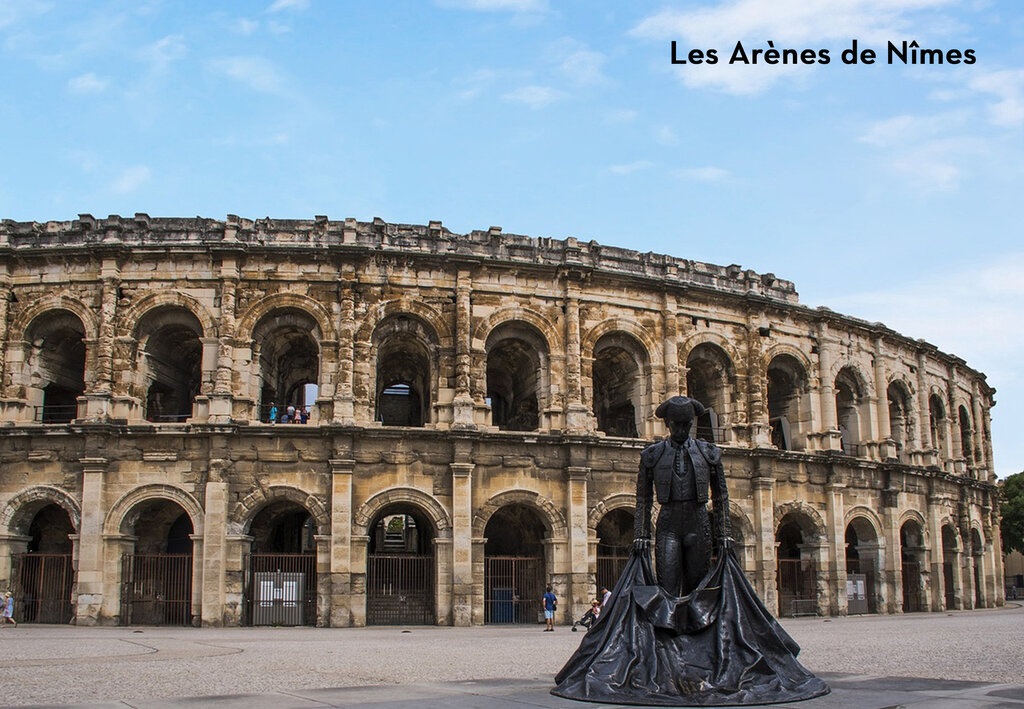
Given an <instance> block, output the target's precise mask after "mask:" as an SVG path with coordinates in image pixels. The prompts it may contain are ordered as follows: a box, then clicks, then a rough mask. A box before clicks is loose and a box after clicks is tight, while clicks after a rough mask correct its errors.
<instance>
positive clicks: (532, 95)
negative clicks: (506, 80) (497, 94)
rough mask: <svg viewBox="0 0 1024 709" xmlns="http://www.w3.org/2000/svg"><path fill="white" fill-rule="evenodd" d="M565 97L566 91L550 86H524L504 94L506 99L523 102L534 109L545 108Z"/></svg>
mask: <svg viewBox="0 0 1024 709" xmlns="http://www.w3.org/2000/svg"><path fill="white" fill-rule="evenodd" d="M564 97H565V93H564V92H562V91H559V90H558V89H553V88H551V87H550V86H522V87H520V88H518V89H515V90H514V91H509V92H508V93H507V94H505V95H504V96H502V98H503V99H505V100H506V101H510V102H512V103H522V104H525V105H526V106H529V107H530V108H532V109H533V110H537V109H539V108H544V107H545V106H547V105H548V104H550V103H553V102H555V101H557V100H559V99H561V98H564Z"/></svg>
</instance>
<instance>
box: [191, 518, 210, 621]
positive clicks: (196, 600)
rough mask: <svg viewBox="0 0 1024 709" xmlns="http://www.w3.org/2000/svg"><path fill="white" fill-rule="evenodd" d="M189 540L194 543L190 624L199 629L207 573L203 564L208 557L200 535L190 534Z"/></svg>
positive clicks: (201, 619)
mask: <svg viewBox="0 0 1024 709" xmlns="http://www.w3.org/2000/svg"><path fill="white" fill-rule="evenodd" d="M188 538H189V540H191V542H192V579H191V584H192V586H191V588H192V593H191V602H190V603H189V606H190V607H189V623H190V624H191V625H192V627H193V628H198V627H200V626H201V625H202V624H203V575H204V574H205V572H206V569H205V568H204V566H205V564H204V563H203V562H204V560H205V559H206V556H205V554H204V551H203V537H202V536H201V535H199V534H190V535H188Z"/></svg>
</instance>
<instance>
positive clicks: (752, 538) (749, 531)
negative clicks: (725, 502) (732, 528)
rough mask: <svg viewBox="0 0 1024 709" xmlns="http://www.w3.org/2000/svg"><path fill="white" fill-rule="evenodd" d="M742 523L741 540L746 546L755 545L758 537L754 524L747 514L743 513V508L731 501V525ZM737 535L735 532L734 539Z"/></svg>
mask: <svg viewBox="0 0 1024 709" xmlns="http://www.w3.org/2000/svg"><path fill="white" fill-rule="evenodd" d="M736 522H739V523H740V530H739V531H740V535H741V536H740V538H741V539H742V540H743V543H744V544H750V545H753V544H754V543H755V542H756V540H757V535H756V533H755V532H754V524H753V523H752V522H751V521H750V518H749V517H748V516H747V513H746V512H744V511H743V508H742V507H740V506H739V505H738V504H736V503H735V502H734V501H732V500H729V523H730V524H733V525H734V524H735V523H736ZM735 536H736V533H735V532H733V537H735Z"/></svg>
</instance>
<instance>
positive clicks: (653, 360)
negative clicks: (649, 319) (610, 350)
mask: <svg viewBox="0 0 1024 709" xmlns="http://www.w3.org/2000/svg"><path fill="white" fill-rule="evenodd" d="M615 333H622V334H623V335H626V336H628V337H631V338H633V339H634V340H635V341H636V344H637V345H639V346H640V348H641V349H642V350H643V351H644V353H645V354H646V355H647V361H648V362H649V363H650V364H651V366H652V367H656V366H658V365H660V364H661V348H660V347H659V346H658V343H657V342H656V341H655V339H654V336H653V334H652V333H651V332H650V331H648V330H647V328H645V327H643V326H641V325H639V324H638V323H635V322H630V321H629V320H625V319H623V318H608V319H607V320H602V321H601V322H599V323H598V324H597V325H595V326H594V327H592V328H590V330H588V331H587V334H586V335H584V336H583V337H582V338H581V341H580V352H581V354H582V355H583V356H584V357H593V356H594V346H595V345H597V342H598V340H600V339H601V338H602V337H604V336H605V335H611V334H615Z"/></svg>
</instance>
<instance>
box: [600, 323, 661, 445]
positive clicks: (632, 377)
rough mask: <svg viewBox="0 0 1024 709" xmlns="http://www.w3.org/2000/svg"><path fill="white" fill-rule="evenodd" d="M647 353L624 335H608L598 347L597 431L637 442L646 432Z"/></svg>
mask: <svg viewBox="0 0 1024 709" xmlns="http://www.w3.org/2000/svg"><path fill="white" fill-rule="evenodd" d="M645 365H646V353H644V352H643V350H642V348H641V347H640V346H639V345H638V344H637V343H636V341H635V340H634V339H633V338H632V337H630V336H628V335H625V334H623V333H620V332H613V333H609V334H607V335H604V336H603V337H602V338H601V339H599V340H598V341H597V343H596V344H595V345H594V365H593V379H594V416H595V417H596V418H597V430H599V431H604V432H605V433H607V434H608V435H609V436H626V437H629V438H636V437H637V436H638V435H639V432H640V431H643V430H644V425H643V416H644V412H645V411H646V410H647V406H648V403H649V402H647V400H646V396H645V389H644V382H645V381H646V377H645V376H644V370H645V369H646V366H645Z"/></svg>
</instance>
